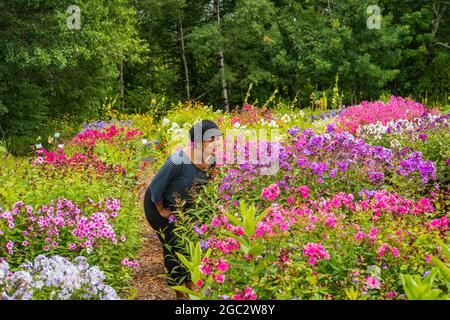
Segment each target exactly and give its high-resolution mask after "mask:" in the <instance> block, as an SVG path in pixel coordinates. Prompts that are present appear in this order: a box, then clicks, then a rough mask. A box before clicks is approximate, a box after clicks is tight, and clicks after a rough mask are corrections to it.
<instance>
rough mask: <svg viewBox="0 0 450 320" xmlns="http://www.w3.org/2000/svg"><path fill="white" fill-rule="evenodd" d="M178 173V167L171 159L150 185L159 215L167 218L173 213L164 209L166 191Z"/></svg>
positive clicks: (152, 198) (165, 163)
mask: <svg viewBox="0 0 450 320" xmlns="http://www.w3.org/2000/svg"><path fill="white" fill-rule="evenodd" d="M177 172H178V166H177V165H175V164H174V163H173V161H172V160H171V159H170V158H169V159H167V160H166V162H164V164H163V166H162V167H161V169H159V171H158V173H157V174H156V175H155V177H154V178H153V180H152V182H151V183H150V192H151V195H152V197H151V200H152V202H153V203H154V204H155V206H156V209H157V210H158V212H159V214H160V215H161V216H163V217H165V218H168V217H169V216H170V214H171V211H170V210H169V209H168V208H164V205H163V200H164V191H165V189H166V186H167V185H168V184H169V183H170V182H171V181H172V180H173V178H174V177H175V176H176V175H177Z"/></svg>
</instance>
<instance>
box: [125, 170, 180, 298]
mask: <svg viewBox="0 0 450 320" xmlns="http://www.w3.org/2000/svg"><path fill="white" fill-rule="evenodd" d="M151 179H152V178H151V177H150V178H148V179H146V181H145V182H143V183H142V184H141V185H140V187H139V202H140V203H142V202H143V199H144V193H145V190H146V188H147V186H148V184H149V183H150V181H151ZM142 225H143V226H144V227H143V229H142V230H141V233H142V234H141V235H142V237H143V239H144V240H143V243H142V247H141V249H140V252H139V261H140V267H139V271H138V272H137V273H136V274H135V276H134V278H133V281H132V282H131V285H132V286H133V287H134V288H135V289H136V290H137V295H136V297H135V299H137V300H174V299H175V298H176V296H175V292H174V291H173V290H172V289H170V288H169V287H168V286H167V284H166V281H165V279H164V260H163V253H162V247H161V243H160V242H159V240H158V237H157V236H156V233H155V231H154V230H153V229H152V228H151V227H150V225H149V224H148V222H147V220H146V219H145V217H144V213H142Z"/></svg>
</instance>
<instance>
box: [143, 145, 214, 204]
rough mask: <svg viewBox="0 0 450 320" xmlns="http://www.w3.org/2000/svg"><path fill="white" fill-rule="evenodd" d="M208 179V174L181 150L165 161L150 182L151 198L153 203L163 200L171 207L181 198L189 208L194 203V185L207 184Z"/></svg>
mask: <svg viewBox="0 0 450 320" xmlns="http://www.w3.org/2000/svg"><path fill="white" fill-rule="evenodd" d="M208 179H209V177H208V175H207V174H206V173H205V172H204V171H202V170H201V169H199V168H197V167H196V166H195V165H194V164H193V163H191V161H190V159H189V157H188V156H187V155H186V154H185V153H184V151H183V150H180V151H179V152H176V153H174V154H172V155H171V156H170V157H169V158H168V159H167V160H166V162H164V164H163V166H162V167H161V169H160V170H159V171H158V173H157V174H156V175H155V177H154V178H153V180H152V182H151V183H150V186H149V189H150V193H151V200H152V202H153V203H160V202H163V205H164V206H165V207H169V208H175V207H176V205H177V200H181V201H182V202H183V201H184V208H187V207H189V206H191V205H192V187H193V186H198V185H201V184H205V183H207V181H208Z"/></svg>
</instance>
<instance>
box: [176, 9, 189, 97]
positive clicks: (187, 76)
mask: <svg viewBox="0 0 450 320" xmlns="http://www.w3.org/2000/svg"><path fill="white" fill-rule="evenodd" d="M178 21H179V23H180V34H181V39H180V41H181V57H182V59H183V66H184V74H185V82H186V96H187V99H188V100H191V91H190V88H189V69H188V65H187V59H186V46H185V44H184V31H183V23H182V22H181V17H178Z"/></svg>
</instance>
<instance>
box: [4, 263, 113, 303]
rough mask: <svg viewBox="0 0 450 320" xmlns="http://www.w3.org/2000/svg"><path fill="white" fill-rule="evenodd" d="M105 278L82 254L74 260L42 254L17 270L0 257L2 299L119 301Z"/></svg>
mask: <svg viewBox="0 0 450 320" xmlns="http://www.w3.org/2000/svg"><path fill="white" fill-rule="evenodd" d="M104 280H105V274H104V273H103V272H102V271H101V270H100V269H99V268H98V267H97V266H93V267H90V266H89V264H88V262H87V259H86V257H83V256H79V257H76V258H75V259H74V263H72V262H71V261H69V260H68V259H67V258H65V257H61V256H52V257H46V256H45V255H43V254H41V255H39V256H37V257H36V258H35V260H34V262H33V263H31V262H29V261H26V262H25V263H24V264H22V265H21V266H20V267H19V270H18V271H12V270H10V266H9V264H8V263H7V262H6V260H5V259H4V258H2V259H0V300H19V299H20V300H31V299H34V300H41V299H50V300H69V299H100V300H120V298H119V297H118V295H117V293H116V291H115V290H114V289H113V288H112V287H110V286H109V285H106V284H104Z"/></svg>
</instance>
